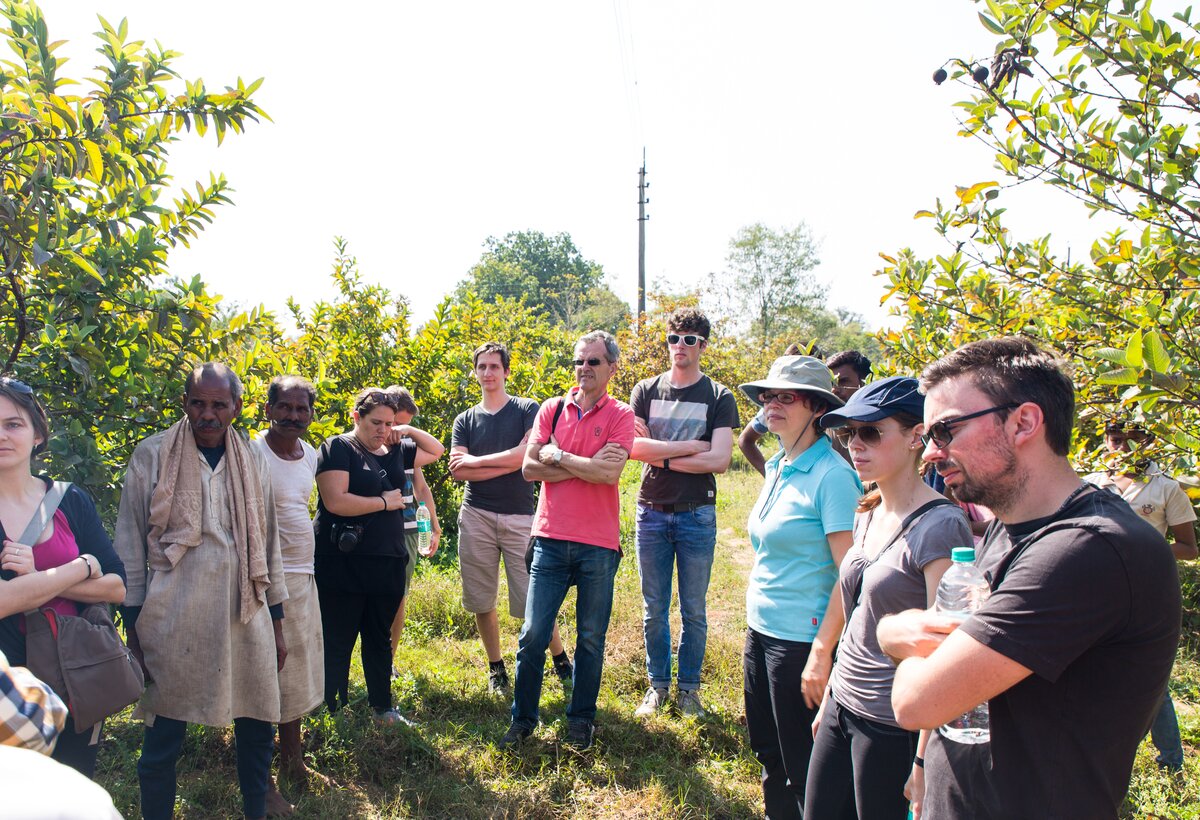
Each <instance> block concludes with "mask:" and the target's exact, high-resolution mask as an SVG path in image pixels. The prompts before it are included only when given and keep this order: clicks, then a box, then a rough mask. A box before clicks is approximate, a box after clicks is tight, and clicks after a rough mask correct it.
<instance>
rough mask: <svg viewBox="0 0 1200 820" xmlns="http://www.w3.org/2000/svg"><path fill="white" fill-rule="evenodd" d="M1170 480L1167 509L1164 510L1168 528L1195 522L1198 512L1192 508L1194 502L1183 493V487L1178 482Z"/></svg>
mask: <svg viewBox="0 0 1200 820" xmlns="http://www.w3.org/2000/svg"><path fill="white" fill-rule="evenodd" d="M1169 480H1170V485H1169V486H1168V488H1167V493H1166V496H1167V498H1166V504H1165V507H1166V508H1165V509H1164V510H1163V512H1165V513H1166V516H1167V526H1168V527H1174V526H1175V525H1176V524H1188V523H1190V522H1192V521H1195V520H1196V510H1195V509H1194V508H1193V507H1192V500H1191V499H1190V498H1188V497H1187V493H1186V492H1184V491H1183V487H1181V486H1179V482H1178V481H1176V480H1174V479H1169Z"/></svg>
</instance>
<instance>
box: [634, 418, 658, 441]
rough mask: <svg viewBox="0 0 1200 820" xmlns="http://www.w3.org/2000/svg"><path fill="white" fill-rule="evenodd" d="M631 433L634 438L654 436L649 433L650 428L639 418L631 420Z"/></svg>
mask: <svg viewBox="0 0 1200 820" xmlns="http://www.w3.org/2000/svg"><path fill="white" fill-rule="evenodd" d="M633 435H634V437H635V438H654V437H653V436H651V435H650V428H649V427H647V426H646V422H644V421H642V420H641V419H639V418H635V419H634V420H633Z"/></svg>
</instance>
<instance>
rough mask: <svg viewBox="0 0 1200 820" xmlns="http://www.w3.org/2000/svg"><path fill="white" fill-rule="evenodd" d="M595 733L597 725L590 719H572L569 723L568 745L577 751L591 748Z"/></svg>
mask: <svg viewBox="0 0 1200 820" xmlns="http://www.w3.org/2000/svg"><path fill="white" fill-rule="evenodd" d="M595 734H596V727H595V725H593V723H592V722H591V721H590V720H572V721H570V722H569V723H567V745H568V746H570V747H572V748H573V749H576V750H577V751H580V752H582V751H585V750H587V749H590V748H591V747H592V738H593V737H594V736H595Z"/></svg>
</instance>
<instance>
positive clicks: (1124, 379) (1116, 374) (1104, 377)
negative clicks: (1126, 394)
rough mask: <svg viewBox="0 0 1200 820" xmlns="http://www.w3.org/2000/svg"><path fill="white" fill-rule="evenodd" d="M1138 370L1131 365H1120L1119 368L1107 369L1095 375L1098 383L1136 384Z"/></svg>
mask: <svg viewBox="0 0 1200 820" xmlns="http://www.w3.org/2000/svg"><path fill="white" fill-rule="evenodd" d="M1137 379H1138V371H1137V370H1135V369H1134V368H1132V367H1122V368H1120V369H1119V370H1109V371H1108V372H1107V373H1101V374H1100V375H1099V376H1097V377H1096V381H1097V382H1099V383H1100V384H1137Z"/></svg>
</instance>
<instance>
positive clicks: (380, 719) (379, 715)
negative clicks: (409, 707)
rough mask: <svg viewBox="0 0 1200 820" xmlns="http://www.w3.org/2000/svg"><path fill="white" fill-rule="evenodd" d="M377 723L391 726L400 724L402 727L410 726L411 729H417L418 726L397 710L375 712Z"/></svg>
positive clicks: (378, 710)
mask: <svg viewBox="0 0 1200 820" xmlns="http://www.w3.org/2000/svg"><path fill="white" fill-rule="evenodd" d="M375 722H376V723H383V724H386V725H389V726H390V725H395V724H399V725H401V726H408V727H409V728H410V729H411V728H416V725H417V724H416V723H414V722H413V721H412V720H410V719H409V718H406V717H405V716H404V715H402V714H400V712H399V711H398V710H396V709H377V710H375Z"/></svg>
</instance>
